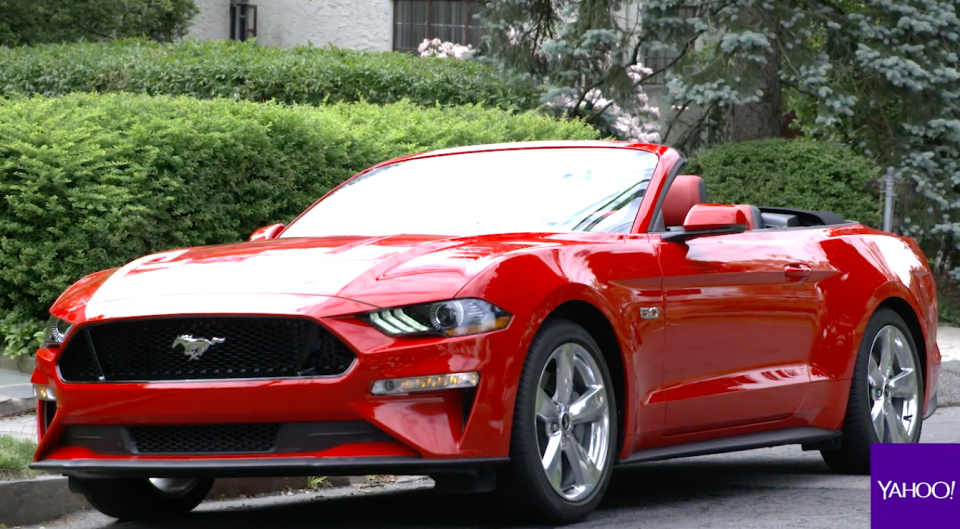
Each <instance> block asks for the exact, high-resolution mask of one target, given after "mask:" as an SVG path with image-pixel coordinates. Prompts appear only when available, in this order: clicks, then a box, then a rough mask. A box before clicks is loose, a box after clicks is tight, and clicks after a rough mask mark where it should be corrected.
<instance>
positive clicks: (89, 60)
mask: <svg viewBox="0 0 960 529" xmlns="http://www.w3.org/2000/svg"><path fill="white" fill-rule="evenodd" d="M70 92H133V93H144V94H152V95H189V96H193V97H197V98H200V99H210V98H218V97H224V98H233V99H241V100H247V101H255V102H265V101H271V100H272V101H277V102H280V103H287V104H307V105H320V104H323V103H326V102H341V101H361V100H365V101H367V102H370V103H380V104H385V103H393V102H397V101H400V100H401V99H409V100H410V101H412V102H414V103H417V104H419V105H425V106H429V105H433V104H435V103H440V104H443V105H464V104H475V103H480V104H483V105H484V106H495V107H499V108H503V109H507V110H530V109H532V108H534V107H535V106H536V104H537V96H536V95H535V94H534V93H533V92H531V91H529V90H527V89H525V88H524V86H523V85H517V86H512V87H508V86H506V85H504V83H503V82H502V81H501V80H500V78H499V76H498V75H497V72H496V71H495V70H493V69H492V68H489V67H487V66H484V65H482V64H479V63H478V62H476V61H447V60H443V59H440V58H427V57H414V56H412V55H406V54H401V53H391V52H364V51H350V50H343V49H338V48H322V49H320V48H314V47H298V48H293V49H283V48H275V47H264V46H257V45H256V44H255V43H253V42H252V41H246V42H235V41H229V40H224V41H211V42H197V41H184V42H179V43H176V44H158V43H153V42H148V41H136V40H126V41H117V42H109V43H76V44H63V45H49V46H38V47H36V48H0V95H11V94H28V95H44V96H57V95H63V94H67V93H70Z"/></svg>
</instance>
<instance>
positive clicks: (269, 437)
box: [127, 424, 280, 454]
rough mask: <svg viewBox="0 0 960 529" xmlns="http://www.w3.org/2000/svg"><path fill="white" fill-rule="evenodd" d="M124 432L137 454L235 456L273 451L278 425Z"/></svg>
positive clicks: (140, 428)
mask: <svg viewBox="0 0 960 529" xmlns="http://www.w3.org/2000/svg"><path fill="white" fill-rule="evenodd" d="M127 432H128V433H129V434H130V442H131V443H132V445H133V448H134V451H135V452H136V453H138V454H238V453H256V452H270V451H272V450H273V449H274V446H276V444H277V434H279V433H280V425H279V424H212V425H175V426H131V427H128V428H127Z"/></svg>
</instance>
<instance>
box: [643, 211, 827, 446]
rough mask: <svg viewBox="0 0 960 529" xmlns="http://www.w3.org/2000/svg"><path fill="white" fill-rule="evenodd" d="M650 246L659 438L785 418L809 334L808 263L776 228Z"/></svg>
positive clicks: (797, 393) (803, 379)
mask: <svg viewBox="0 0 960 529" xmlns="http://www.w3.org/2000/svg"><path fill="white" fill-rule="evenodd" d="M656 237H657V236H653V237H652V238H656ZM657 253H658V258H659V260H660V265H661V269H662V271H663V295H664V316H665V322H666V325H667V327H666V333H665V337H666V345H665V356H664V360H663V397H664V401H665V402H666V412H665V413H666V416H665V425H664V435H665V436H667V437H669V436H671V435H682V434H690V433H695V432H703V431H707V430H716V431H717V435H724V433H725V432H724V431H723V429H726V428H733V427H737V426H744V425H750V424H757V423H769V424H770V425H771V427H773V425H775V424H776V423H777V422H778V421H782V420H784V419H788V418H790V417H791V416H793V415H794V414H795V413H796V412H797V410H798V409H799V408H800V405H801V404H802V402H803V397H804V393H805V391H806V389H807V384H808V382H809V380H810V374H809V365H808V363H809V358H810V352H811V347H812V345H813V343H814V341H815V337H816V335H817V333H818V332H819V331H818V329H819V324H818V316H817V307H818V303H819V295H818V290H817V286H816V283H817V280H818V278H819V277H820V276H821V274H820V272H819V271H818V270H817V268H818V264H817V263H815V262H813V260H812V257H811V256H810V255H809V254H808V253H807V252H806V251H805V250H804V249H803V248H802V247H801V246H800V245H799V244H798V243H796V242H795V241H794V240H793V238H791V237H790V235H789V233H788V232H785V231H782V230H756V231H747V232H744V233H739V234H728V235H717V236H706V237H700V238H694V239H690V240H688V241H686V242H685V243H680V242H665V241H663V240H660V241H659V243H658V244H657ZM726 433H734V432H726Z"/></svg>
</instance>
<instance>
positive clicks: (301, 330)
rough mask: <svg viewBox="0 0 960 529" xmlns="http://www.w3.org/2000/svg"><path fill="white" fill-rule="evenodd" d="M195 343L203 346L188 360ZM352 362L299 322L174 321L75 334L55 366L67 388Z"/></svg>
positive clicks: (308, 372)
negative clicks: (204, 341) (79, 385)
mask: <svg viewBox="0 0 960 529" xmlns="http://www.w3.org/2000/svg"><path fill="white" fill-rule="evenodd" d="M181 337H186V339H184V340H180V339H179V338H181ZM197 340H207V341H209V342H211V343H210V344H208V347H207V348H206V350H205V351H199V350H194V351H193V352H194V354H192V355H191V354H188V353H189V352H190V351H189V350H188V348H189V346H190V342H191V341H193V343H194V344H197V343H199V344H200V345H201V348H202V346H203V345H204V344H203V342H197ZM355 358H356V356H355V354H354V353H353V351H352V350H351V349H350V348H349V347H347V345H346V344H344V343H343V342H341V341H340V340H339V339H337V338H336V337H335V336H333V334H331V333H330V331H328V330H326V329H325V328H323V327H322V326H320V325H319V324H317V323H315V322H313V321H310V320H307V319H302V318H282V317H176V318H162V319H152V318H151V319H142V320H127V321H116V322H108V323H102V324H95V325H91V326H89V327H86V328H82V329H78V332H77V333H75V334H74V336H72V337H71V338H70V339H69V341H68V343H67V344H66V345H65V349H64V351H63V353H62V354H61V356H60V362H59V365H60V375H61V376H62V377H63V379H64V380H65V381H67V382H94V381H98V380H102V381H105V382H128V381H179V380H216V379H241V378H287V377H310V376H331V375H339V374H342V373H344V372H345V371H346V370H347V369H348V368H349V367H350V365H351V364H352V363H353V361H354V360H355Z"/></svg>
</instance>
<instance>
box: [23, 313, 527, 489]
mask: <svg viewBox="0 0 960 529" xmlns="http://www.w3.org/2000/svg"><path fill="white" fill-rule="evenodd" d="M316 319H317V321H319V322H320V323H321V324H323V325H324V326H326V328H327V329H329V330H330V331H331V332H333V333H334V334H335V335H337V337H338V338H340V339H341V340H342V341H344V342H345V343H347V344H349V345H350V346H351V347H352V348H353V349H354V350H355V352H356V353H357V360H356V362H355V363H354V364H353V366H352V367H351V368H350V369H349V370H348V371H347V372H346V373H345V374H343V375H341V376H336V377H326V378H323V377H317V378H289V379H257V380H236V381H197V382H193V381H191V382H148V383H110V382H105V383H79V384H72V383H65V382H63V381H62V380H61V379H60V377H59V375H58V371H57V366H56V361H57V354H58V351H57V350H55V349H41V350H40V351H38V353H37V369H36V371H35V373H34V378H33V382H34V383H36V384H43V385H48V386H50V387H52V388H54V391H55V393H56V397H57V400H56V406H55V409H53V410H50V409H44V407H45V406H48V407H49V403H45V402H41V403H40V404H39V406H40V408H41V409H40V413H38V429H39V433H40V444H39V447H38V450H37V454H36V460H37V462H36V463H35V464H34V465H33V466H32V468H35V469H37V470H45V471H52V472H60V473H63V474H68V475H101V476H102V475H118V476H119V475H127V476H134V475H142V476H151V477H167V476H168V475H169V476H170V477H173V476H178V475H190V476H195V475H201V474H202V475H205V476H214V477H217V476H223V477H225V476H286V475H316V474H317V473H318V472H322V473H324V474H327V475H335V474H336V473H349V474H354V473H370V472H376V473H427V471H430V470H432V469H437V468H440V469H445V468H450V469H456V468H461V467H469V468H475V467H483V466H492V465H496V464H502V463H503V462H505V461H507V457H508V455H509V438H510V419H511V418H512V412H513V402H514V398H515V394H516V379H517V377H518V376H519V372H518V370H519V366H518V365H517V363H516V362H513V361H512V360H513V359H515V358H517V357H521V358H522V355H519V354H518V352H519V351H520V350H522V349H519V348H521V347H524V344H523V339H524V338H523V336H521V333H522V331H521V330H520V329H519V326H517V325H514V323H511V325H510V326H509V327H507V328H506V329H504V330H502V331H498V332H493V333H488V334H483V335H475V336H468V337H462V338H456V339H442V338H402V339H397V338H394V337H388V336H386V335H384V334H382V333H380V332H379V331H377V330H376V329H373V328H372V327H370V326H368V325H367V324H365V323H363V322H361V321H359V320H357V319H356V318H353V317H346V316H344V317H339V316H338V317H317V318H316ZM474 371H475V372H478V373H480V383H479V385H478V387H477V388H476V389H473V390H447V391H437V392H434V393H422V394H410V395H406V396H389V397H378V396H373V395H371V394H370V387H371V385H372V383H373V382H374V381H376V380H381V379H392V378H402V377H412V376H425V375H437V374H445V373H451V372H474ZM332 422H333V423H346V422H363V423H366V424H369V425H371V426H372V427H374V428H376V429H377V430H378V431H380V432H382V433H383V437H384V438H383V439H377V440H376V442H373V441H372V440H371V441H368V442H346V443H343V444H338V445H335V446H331V447H326V448H323V449H314V448H316V447H312V448H311V447H305V448H304V450H300V451H297V450H293V451H289V450H288V451H284V452H282V453H280V452H276V451H275V452H271V453H256V454H244V453H229V454H160V455H153V454H137V453H119V452H116V451H113V452H111V451H109V450H102V449H100V448H99V447H98V445H96V443H94V444H90V443H76V442H73V441H71V439H73V438H74V437H75V436H73V437H71V436H70V435H68V433H69V432H70V431H71V430H70V429H71V428H74V431H75V427H95V426H120V427H127V426H141V425H226V424H262V423H277V424H284V425H286V424H303V423H332ZM400 471H402V472H400ZM198 473H199V474H198Z"/></svg>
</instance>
